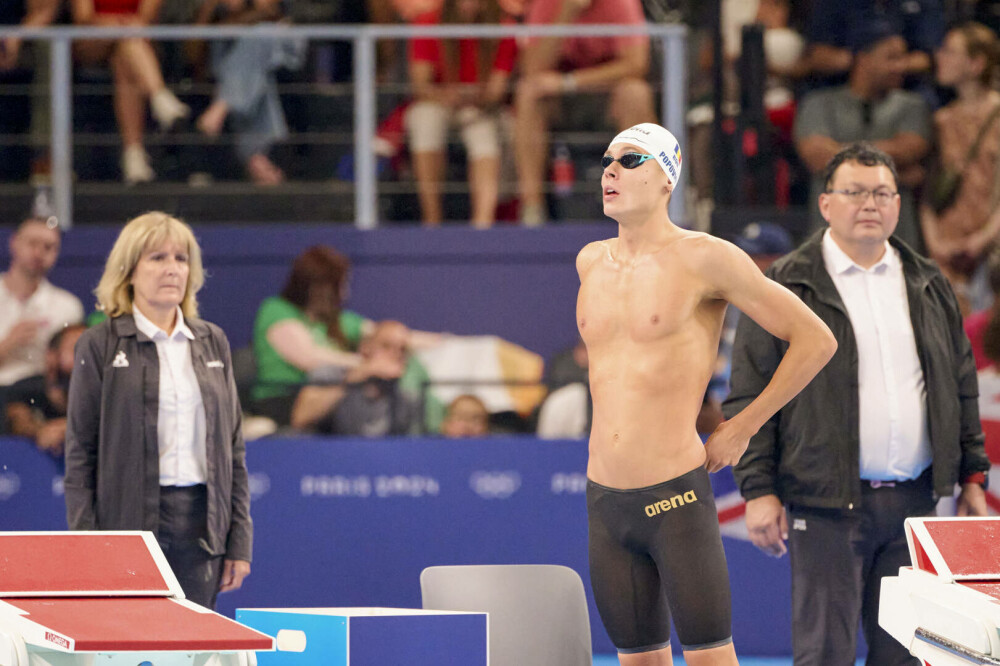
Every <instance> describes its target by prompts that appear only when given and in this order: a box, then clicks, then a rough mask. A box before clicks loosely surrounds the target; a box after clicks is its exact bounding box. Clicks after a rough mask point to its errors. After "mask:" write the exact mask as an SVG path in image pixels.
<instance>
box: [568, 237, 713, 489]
mask: <svg viewBox="0 0 1000 666" xmlns="http://www.w3.org/2000/svg"><path fill="white" fill-rule="evenodd" d="M649 259H650V260H647V261H642V262H638V263H636V264H635V265H632V266H622V265H621V264H619V263H617V262H615V261H614V260H612V259H611V258H610V256H608V257H602V258H601V259H600V260H598V261H596V262H595V264H594V265H593V266H592V267H591V270H589V271H588V272H587V274H586V275H585V276H584V277H583V279H582V281H581V285H580V293H579V297H578V300H577V325H578V327H579V330H580V334H581V336H582V338H583V340H584V342H585V343H586V345H587V350H588V356H589V363H590V384H591V394H592V396H593V400H594V418H593V427H592V431H591V440H590V441H591V444H590V446H591V466H590V469H589V470H588V473H589V474H591V478H593V479H594V480H595V481H597V482H598V483H601V482H602V481H601V480H600V479H598V478H595V476H601V477H602V478H604V480H605V481H607V482H608V483H607V485H611V486H613V487H637V486H638V485H642V483H641V481H644V480H647V479H648V478H649V475H650V474H652V475H654V476H655V475H657V474H659V475H662V474H672V473H673V472H674V471H676V470H675V469H674V468H675V467H677V466H679V467H687V469H685V470H684V471H688V470H689V469H691V468H693V467H694V466H697V464H700V462H699V460H700V457H701V456H703V451H702V450H701V441H700V439H699V438H698V436H697V432H696V430H695V422H696V420H697V415H698V410H699V409H700V406H701V401H702V396H703V395H704V390H705V385H706V384H707V382H708V379H709V377H710V376H711V372H712V369H713V367H714V363H715V357H716V352H717V349H718V338H719V332H720V331H721V323H722V317H723V316H724V313H725V303H724V302H721V301H718V300H715V299H713V298H711V297H709V296H707V295H706V289H705V282H704V280H703V279H701V277H700V276H698V275H696V274H692V272H691V271H690V270H687V269H686V268H685V267H684V266H683V264H681V262H671V261H670V260H671V256H670V255H669V254H665V255H663V256H659V257H655V258H649ZM602 469H604V471H603V472H602V471H601V470H602ZM667 478H670V477H667ZM663 480H665V478H658V479H655V480H653V481H652V482H653V483H655V482H659V481H663ZM623 484H626V485H623Z"/></svg>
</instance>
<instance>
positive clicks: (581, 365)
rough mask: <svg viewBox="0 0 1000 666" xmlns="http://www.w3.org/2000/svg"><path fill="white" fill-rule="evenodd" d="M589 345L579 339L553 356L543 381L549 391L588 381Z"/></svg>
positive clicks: (547, 365)
mask: <svg viewBox="0 0 1000 666" xmlns="http://www.w3.org/2000/svg"><path fill="white" fill-rule="evenodd" d="M588 365H589V364H588V357H587V345H585V344H583V340H581V339H577V341H576V344H575V345H573V346H572V347H570V348H569V349H564V350H562V351H561V352H559V353H558V354H556V355H555V356H553V357H552V358H551V359H549V361H548V362H547V363H546V364H545V376H544V378H543V379H542V381H543V382H544V383H545V388H546V389H548V391H549V393H551V392H553V391H557V390H559V389H560V388H562V387H563V386H566V385H567V384H572V383H574V382H583V383H586V382H587V367H588Z"/></svg>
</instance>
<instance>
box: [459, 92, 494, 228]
mask: <svg viewBox="0 0 1000 666" xmlns="http://www.w3.org/2000/svg"><path fill="white" fill-rule="evenodd" d="M468 112H469V113H468V114H466V115H468V116H469V117H468V118H463V117H462V114H463V113H464V110H463V112H460V114H459V122H460V123H461V134H462V142H463V143H464V144H465V152H466V155H467V158H468V169H469V196H470V198H471V199H472V225H473V226H474V227H477V228H485V227H490V226H493V221H494V219H495V217H496V209H497V200H498V199H499V198H500V139H499V136H498V134H499V128H498V127H497V119H496V118H495V117H494V116H491V115H487V114H484V113H481V112H480V111H478V110H477V109H471V108H470V109H469V110H468Z"/></svg>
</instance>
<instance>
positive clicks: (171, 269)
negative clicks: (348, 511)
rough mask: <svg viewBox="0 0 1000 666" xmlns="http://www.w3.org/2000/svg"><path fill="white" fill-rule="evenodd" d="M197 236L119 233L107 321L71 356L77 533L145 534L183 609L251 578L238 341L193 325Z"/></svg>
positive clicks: (200, 279)
mask: <svg viewBox="0 0 1000 666" xmlns="http://www.w3.org/2000/svg"><path fill="white" fill-rule="evenodd" d="M203 283H204V270H203V267H202V263H201V249H200V248H199V247H198V243H197V241H196V240H195V237H194V234H193V233H192V231H191V229H190V227H188V226H187V225H186V224H184V223H183V222H181V221H180V220H178V219H176V218H174V217H171V216H169V215H166V214H165V213H160V212H153V213H146V214H144V215H140V216H139V217H137V218H135V219H133V220H132V221H130V222H129V223H128V224H127V225H125V227H124V229H122V231H121V233H120V234H119V235H118V239H117V240H116V241H115V244H114V246H113V247H112V248H111V253H110V254H109V255H108V259H107V262H106V263H105V266H104V273H103V275H102V276H101V280H100V282H99V283H98V285H97V289H95V290H94V293H95V295H96V296H97V300H98V302H99V303H100V306H101V308H102V309H103V311H104V312H105V313H106V314H107V315H108V319H107V320H105V321H104V322H102V323H100V324H98V325H97V326H94V327H93V328H90V329H88V330H87V331H86V332H85V333H84V334H83V336H82V337H81V338H80V341H79V342H78V343H77V345H76V355H75V363H74V368H73V376H72V379H71V381H70V386H69V407H68V413H67V417H66V418H67V421H66V475H65V490H66V518H67V522H68V524H69V528H70V529H71V530H149V531H152V532H153V533H154V534H155V535H156V538H157V541H158V543H159V545H160V548H161V549H162V550H163V554H164V556H165V557H166V560H167V563H168V564H169V565H170V568H171V569H172V570H173V572H174V573H175V574H176V575H177V579H178V581H179V582H180V585H181V588H182V589H183V590H184V595H185V597H186V598H187V599H189V600H191V601H193V602H195V603H198V604H201V605H202V606H205V607H207V608H214V606H215V599H216V595H217V594H218V593H219V592H225V591H227V590H235V589H238V588H239V587H240V586H241V584H242V582H243V579H244V577H245V576H247V575H249V573H250V556H251V549H252V542H253V524H252V522H251V520H250V489H249V486H248V476H247V468H246V462H245V445H244V442H243V431H242V413H241V410H240V402H239V398H238V397H237V395H236V382H235V380H234V377H233V363H232V358H231V355H230V350H229V341H228V340H227V339H226V335H225V334H224V333H223V332H222V329H221V328H219V327H218V326H216V325H214V324H211V323H209V322H207V321H204V320H202V319H199V318H198V316H197V315H198V301H197V297H196V294H197V292H198V290H199V289H200V288H201V286H202V284H203Z"/></svg>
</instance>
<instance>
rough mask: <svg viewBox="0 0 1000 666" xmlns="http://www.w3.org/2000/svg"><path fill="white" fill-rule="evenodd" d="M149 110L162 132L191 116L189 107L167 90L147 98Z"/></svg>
mask: <svg viewBox="0 0 1000 666" xmlns="http://www.w3.org/2000/svg"><path fill="white" fill-rule="evenodd" d="M149 108H150V111H152V112H153V117H154V118H156V122H157V123H159V125H160V129H162V130H163V131H164V132H166V131H167V130H169V129H170V128H171V127H173V126H174V123H176V122H177V121H178V120H180V119H181V118H187V117H188V116H190V115H191V107H189V106H188V105H187V104H185V103H184V102H182V101H180V100H179V99H177V96H176V95H174V94H173V93H172V92H170V91H169V90H168V89H166V88H164V89H163V90H160V91H157V92H156V93H153V96H152V97H150V98H149Z"/></svg>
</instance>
